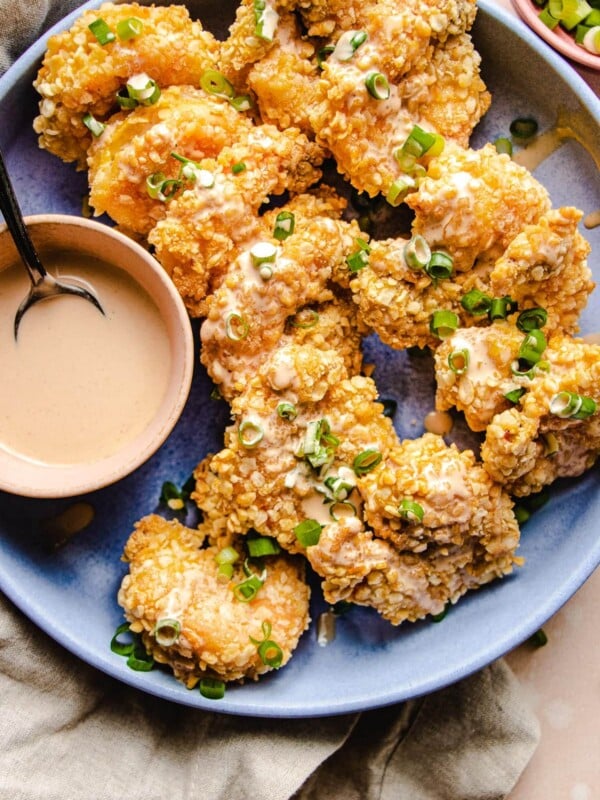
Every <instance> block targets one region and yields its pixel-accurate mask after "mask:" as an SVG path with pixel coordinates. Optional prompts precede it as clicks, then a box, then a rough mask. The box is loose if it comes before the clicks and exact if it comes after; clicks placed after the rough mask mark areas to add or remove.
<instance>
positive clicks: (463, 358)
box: [448, 347, 470, 375]
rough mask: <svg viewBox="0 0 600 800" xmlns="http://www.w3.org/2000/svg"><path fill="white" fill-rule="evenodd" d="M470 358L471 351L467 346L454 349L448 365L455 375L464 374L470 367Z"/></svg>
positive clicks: (450, 354) (449, 356)
mask: <svg viewBox="0 0 600 800" xmlns="http://www.w3.org/2000/svg"><path fill="white" fill-rule="evenodd" d="M469 358H470V354H469V351H468V350H467V349H466V348H465V347H463V348H461V349H460V350H453V351H452V352H451V353H449V355H448V366H449V367H450V369H451V370H452V372H454V374H455V375H463V374H464V373H465V372H466V371H467V370H468V368H469Z"/></svg>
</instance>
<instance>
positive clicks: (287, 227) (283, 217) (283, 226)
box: [273, 211, 296, 242]
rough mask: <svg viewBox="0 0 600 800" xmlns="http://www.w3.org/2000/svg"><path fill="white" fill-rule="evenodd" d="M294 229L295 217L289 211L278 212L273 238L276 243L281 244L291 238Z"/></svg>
mask: <svg viewBox="0 0 600 800" xmlns="http://www.w3.org/2000/svg"><path fill="white" fill-rule="evenodd" d="M295 227H296V217H295V216H294V214H292V212H291V211H280V212H279V214H277V216H276V217H275V227H274V228H273V236H274V238H275V239H277V241H278V242H283V241H284V240H285V239H287V238H288V236H291V235H292V233H293V232H294V228H295Z"/></svg>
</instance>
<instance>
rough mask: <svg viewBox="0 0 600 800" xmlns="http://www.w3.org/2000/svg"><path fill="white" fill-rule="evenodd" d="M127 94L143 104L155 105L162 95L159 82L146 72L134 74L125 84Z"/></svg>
mask: <svg viewBox="0 0 600 800" xmlns="http://www.w3.org/2000/svg"><path fill="white" fill-rule="evenodd" d="M125 86H126V88H127V94H128V95H129V97H131V99H132V100H135V101H136V102H138V103H139V104H140V105H142V106H152V105H154V104H155V103H156V102H157V100H158V99H159V97H160V87H159V85H158V84H157V82H156V81H155V80H154V79H153V78H150V77H149V76H148V75H146V73H145V72H142V73H140V74H139V75H133V76H132V77H131V78H129V80H128V81H127V83H126V84H125Z"/></svg>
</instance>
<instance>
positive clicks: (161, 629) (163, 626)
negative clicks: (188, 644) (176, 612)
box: [153, 618, 181, 647]
mask: <svg viewBox="0 0 600 800" xmlns="http://www.w3.org/2000/svg"><path fill="white" fill-rule="evenodd" d="M180 633H181V623H180V622H179V620H176V619H167V618H165V619H159V621H158V622H157V623H156V625H155V626H154V631H153V634H154V638H155V639H156V641H157V643H158V644H159V645H160V646H161V647H172V646H173V645H174V644H175V642H176V641H177V640H178V639H179V634H180Z"/></svg>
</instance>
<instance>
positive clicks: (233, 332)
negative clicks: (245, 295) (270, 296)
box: [225, 311, 250, 342]
mask: <svg viewBox="0 0 600 800" xmlns="http://www.w3.org/2000/svg"><path fill="white" fill-rule="evenodd" d="M249 332H250V326H249V325H248V321H247V320H246V318H245V317H244V316H243V315H242V314H239V313H238V312H237V311H231V312H230V313H229V314H228V315H227V317H226V318H225V334H226V336H227V338H228V339H230V340H231V341H232V342H241V341H242V339H245V338H246V336H248V333H249Z"/></svg>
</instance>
